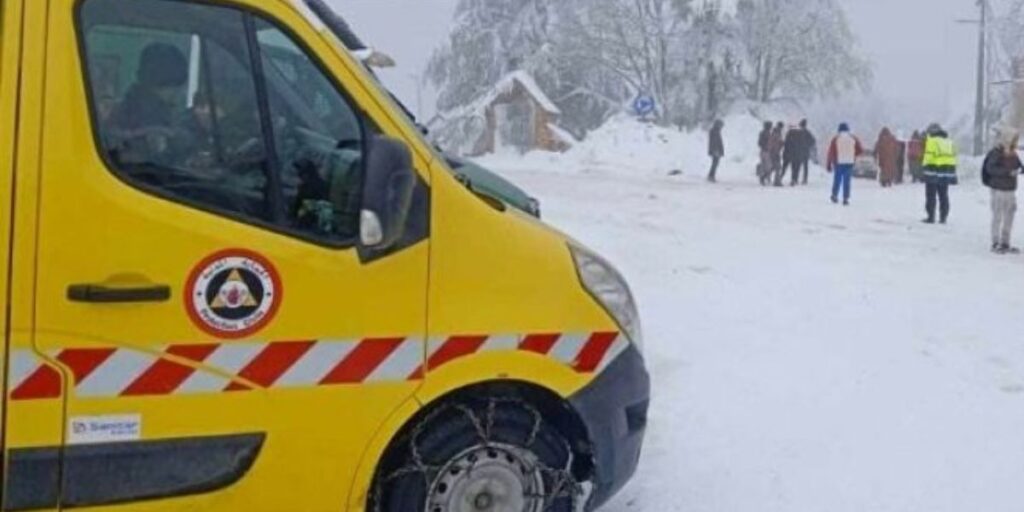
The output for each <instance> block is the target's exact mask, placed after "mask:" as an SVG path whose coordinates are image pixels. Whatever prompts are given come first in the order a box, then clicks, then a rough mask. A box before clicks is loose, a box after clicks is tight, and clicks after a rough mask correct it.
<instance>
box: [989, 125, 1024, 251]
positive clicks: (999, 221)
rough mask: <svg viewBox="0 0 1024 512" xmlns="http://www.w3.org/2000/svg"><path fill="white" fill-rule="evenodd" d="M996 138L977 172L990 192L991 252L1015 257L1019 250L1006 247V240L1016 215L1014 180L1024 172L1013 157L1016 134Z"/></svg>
mask: <svg viewBox="0 0 1024 512" xmlns="http://www.w3.org/2000/svg"><path fill="white" fill-rule="evenodd" d="M999 138H1000V140H999V143H998V144H997V145H996V146H995V147H994V148H992V150H991V151H989V153H988V155H987V156H986V157H985V163H984V164H983V165H982V171H981V180H982V182H983V183H984V184H985V186H987V187H988V188H990V189H992V252H994V253H996V254H1019V253H1020V249H1017V248H1016V247H1013V246H1012V245H1010V237H1011V235H1012V234H1013V220H1014V217H1015V216H1016V214H1017V176H1018V175H1019V174H1020V173H1021V169H1022V168H1024V166H1022V165H1021V161H1020V156H1019V155H1018V154H1017V146H1018V144H1019V141H1020V136H1019V135H1018V133H1017V132H1016V130H1012V129H1005V130H1003V132H1002V133H1001V134H1000V137H999Z"/></svg>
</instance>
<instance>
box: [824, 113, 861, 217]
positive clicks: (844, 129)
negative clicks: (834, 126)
mask: <svg viewBox="0 0 1024 512" xmlns="http://www.w3.org/2000/svg"><path fill="white" fill-rule="evenodd" d="M862 154H864V146H863V145H861V143H860V139H858V138H857V137H855V136H854V135H853V134H852V133H850V125H849V124H848V123H841V124H840V125H839V133H838V134H837V135H836V136H835V137H833V138H832V143H831V144H829V148H828V165H827V169H828V172H830V173H832V174H833V178H832V202H833V203H838V202H839V192H840V189H841V190H842V192H843V205H844V206H849V205H850V186H851V185H852V183H851V182H852V181H853V166H854V164H856V163H857V157H859V156H861V155H862Z"/></svg>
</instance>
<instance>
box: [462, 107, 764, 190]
mask: <svg viewBox="0 0 1024 512" xmlns="http://www.w3.org/2000/svg"><path fill="white" fill-rule="evenodd" d="M724 121H725V129H724V131H723V136H724V138H725V150H726V162H727V163H731V164H737V165H745V166H746V167H749V168H750V169H751V174H753V168H754V166H755V165H756V162H757V160H758V157H759V155H758V149H757V136H758V133H759V132H760V131H761V121H759V120H757V119H755V118H754V117H753V116H751V115H747V114H742V115H733V116H729V117H726V118H725V120H724ZM707 148H708V133H707V131H705V130H693V131H680V130H677V129H674V128H665V127H660V126H655V125H652V124H649V123H644V122H641V121H638V120H636V119H635V118H632V117H628V116H620V117H616V118H613V119H612V120H610V121H608V122H607V123H606V124H605V125H604V126H603V127H601V128H599V129H597V130H596V131H594V132H592V133H590V134H589V135H588V136H587V138H586V139H585V140H584V141H582V142H578V143H576V144H575V145H574V146H573V148H572V149H570V150H569V151H568V152H566V153H563V154H551V153H543V152H533V153H529V154H527V155H524V156H519V155H515V156H510V155H488V156H486V157H483V158H481V159H479V160H480V162H481V163H483V164H484V165H486V166H490V167H495V168H499V169H512V170H542V169H543V170H551V171H552V172H561V173H583V174H609V175H627V176H642V175H647V176H665V175H667V174H669V173H675V174H678V173H680V172H681V173H682V174H684V175H695V174H703V173H705V172H706V171H707V166H708V162H709V161H708V155H707Z"/></svg>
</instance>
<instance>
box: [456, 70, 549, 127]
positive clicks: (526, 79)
mask: <svg viewBox="0 0 1024 512" xmlns="http://www.w3.org/2000/svg"><path fill="white" fill-rule="evenodd" d="M517 83H518V84H519V85H520V86H522V87H523V89H526V91H527V93H529V94H530V96H532V97H533V98H534V100H536V101H537V103H538V104H539V105H540V107H541V108H543V109H544V110H546V111H548V112H549V113H552V114H556V115H559V114H561V113H562V111H561V109H559V108H558V106H557V105H555V102H553V101H551V98H549V97H548V95H547V94H545V93H544V90H543V89H541V88H540V86H539V85H537V81H536V80H534V79H533V77H532V76H530V74H529V73H527V72H526V71H523V70H518V71H513V72H511V73H509V74H507V75H505V77H504V78H502V79H501V80H498V83H496V84H494V87H491V89H490V90H488V91H487V93H485V94H482V95H480V96H479V97H477V99H475V100H473V101H471V102H469V103H467V104H465V105H462V106H459V107H455V108H453V109H451V110H449V111H447V112H442V113H440V114H438V115H437V117H438V118H440V119H441V120H451V119H458V118H461V117H467V116H471V115H483V113H484V111H486V110H487V107H489V106H491V104H492V103H494V100H496V99H498V98H499V97H501V96H503V95H505V94H508V93H510V92H512V90H513V89H514V88H515V85H516V84H517Z"/></svg>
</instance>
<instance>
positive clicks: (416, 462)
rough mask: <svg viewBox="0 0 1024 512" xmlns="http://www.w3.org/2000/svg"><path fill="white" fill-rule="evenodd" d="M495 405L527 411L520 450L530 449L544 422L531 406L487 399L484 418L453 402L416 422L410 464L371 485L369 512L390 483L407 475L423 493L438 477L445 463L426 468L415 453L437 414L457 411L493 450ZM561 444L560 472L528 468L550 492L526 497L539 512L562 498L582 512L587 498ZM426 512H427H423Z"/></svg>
mask: <svg viewBox="0 0 1024 512" xmlns="http://www.w3.org/2000/svg"><path fill="white" fill-rule="evenodd" d="M499 405H513V406H517V407H520V408H522V409H523V410H525V411H527V412H528V413H529V414H530V415H531V416H532V417H533V427H532V429H531V431H530V435H529V436H528V437H527V440H526V443H525V445H524V446H523V448H530V447H532V446H533V445H534V443H535V442H536V440H537V435H538V434H539V433H540V430H541V425H542V424H543V422H544V418H543V415H541V413H540V411H538V410H537V408H536V407H534V406H533V405H531V404H529V403H527V402H525V401H523V400H520V399H516V398H499V397H490V398H488V399H487V408H486V414H485V416H484V417H482V418H481V417H480V415H479V414H478V413H477V412H476V411H474V410H473V408H471V407H470V406H468V405H465V404H464V403H461V402H453V403H450V404H446V405H442V406H440V407H438V408H437V409H435V410H433V411H431V412H430V413H429V414H427V415H426V416H425V417H424V418H423V419H422V420H420V421H419V422H418V423H417V424H416V426H415V428H414V429H413V431H412V435H411V437H410V440H409V449H410V450H409V451H410V453H411V454H412V458H413V462H412V463H411V464H408V465H406V466H405V467H401V468H398V469H396V470H394V471H392V472H391V473H388V474H387V475H385V476H383V477H379V479H378V481H377V483H376V484H375V485H374V490H373V496H374V509H373V512H382V510H381V497H382V496H381V495H382V492H383V489H384V488H385V487H386V486H387V485H388V484H389V483H390V482H393V481H395V480H397V479H399V478H404V477H406V476H409V475H415V474H419V475H421V476H422V478H423V485H424V487H425V488H426V489H429V488H430V486H431V482H432V481H433V480H434V479H435V478H436V477H437V476H438V474H439V473H440V471H441V470H442V468H443V466H444V464H446V463H447V462H448V461H442V462H441V463H440V465H434V464H430V463H428V462H427V461H424V460H423V457H422V455H421V454H420V449H419V439H420V438H421V436H422V434H423V431H424V429H425V428H426V427H427V426H428V425H430V424H431V423H432V421H433V420H434V419H436V418H437V417H438V416H440V415H441V414H444V413H446V412H450V411H452V410H455V411H458V412H459V413H460V414H462V415H463V416H465V417H466V418H467V419H468V420H469V421H470V422H471V423H472V424H473V428H474V430H476V434H477V436H478V437H479V440H480V442H481V443H482V445H481V446H482V447H483V448H488V447H492V446H497V445H498V444H499V443H496V442H495V441H494V440H492V436H491V432H492V430H493V427H494V416H495V410H496V409H497V407H498V406H499ZM560 438H561V440H562V442H563V443H564V446H563V448H564V449H565V452H566V453H567V454H568V460H566V464H565V467H564V468H553V467H548V466H546V465H544V463H543V462H541V461H540V460H538V459H536V458H534V459H533V460H534V461H535V464H536V465H537V466H538V467H535V468H530V469H531V470H539V471H540V473H541V475H543V477H544V480H545V481H546V482H550V485H551V487H552V488H551V489H547V490H546V492H545V493H544V495H542V496H528V497H527V498H530V499H540V500H543V505H542V507H541V510H542V511H547V510H550V507H551V506H552V505H553V504H554V503H555V501H557V500H559V499H562V498H569V499H571V500H572V509H573V510H574V511H580V512H582V511H583V510H584V507H585V506H586V501H587V498H588V496H589V494H590V493H589V492H588V490H587V487H588V485H587V484H585V483H581V482H578V481H577V480H576V478H575V477H574V476H573V474H572V469H571V468H572V464H573V449H572V446H570V445H569V443H568V441H567V440H566V439H565V438H564V437H561V436H560ZM425 512H430V511H425Z"/></svg>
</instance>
